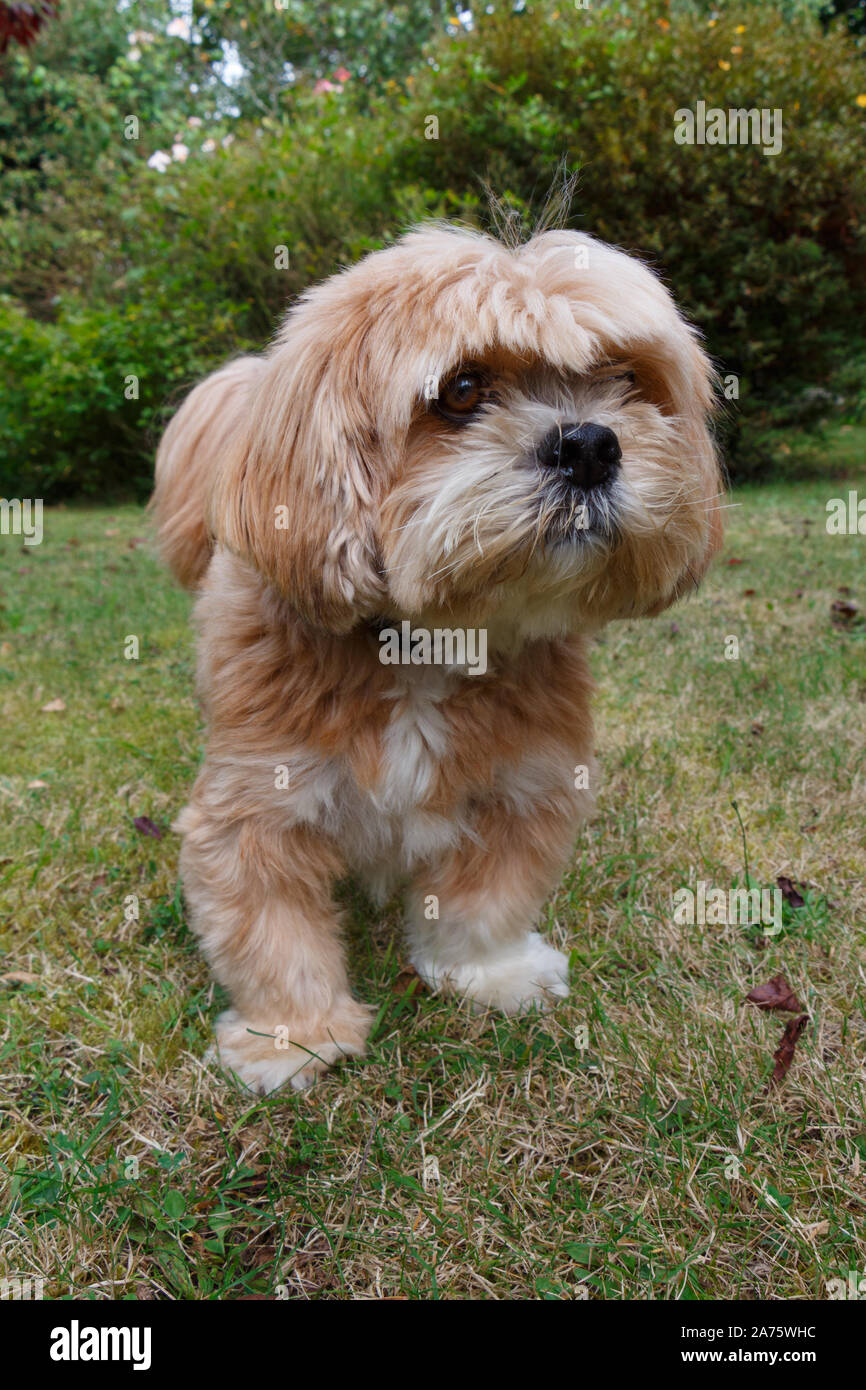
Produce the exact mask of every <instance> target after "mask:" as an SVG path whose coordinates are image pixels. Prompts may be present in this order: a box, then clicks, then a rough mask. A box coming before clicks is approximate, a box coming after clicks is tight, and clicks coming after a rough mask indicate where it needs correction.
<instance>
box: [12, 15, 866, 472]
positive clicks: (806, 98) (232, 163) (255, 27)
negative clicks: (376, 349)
mask: <svg viewBox="0 0 866 1390" xmlns="http://www.w3.org/2000/svg"><path fill="white" fill-rule="evenodd" d="M819 9H820V6H819V5H818V4H816V3H813V0H787V4H785V5H784V6H783V9H782V10H780V11H776V10H774V9H770V8H768V7H766V6H765V5H763V4H759V3H755V0H746V3H744V4H742V5H741V6H738V7H737V8H736V10H733V9H731V10H728V9H727V8H726V9H725V10H724V11H722V12H721V13H717V11H716V10H712V9H711V8H710V7H709V6H708V5H707V4H704V3H691V2H690V0H680V3H674V4H671V5H663V4H661V3H660V0H633V2H631V3H628V4H613V3H612V4H609V5H606V6H604V7H603V8H599V9H597V10H596V9H591V10H581V9H576V8H573V7H566V6H563V7H562V8H561V9H560V8H559V7H557V6H556V5H555V4H554V3H553V0H539V3H534V4H526V5H515V4H514V3H512V0H499V3H496V4H491V5H488V6H485V7H484V9H483V11H482V10H479V11H478V12H477V13H476V15H475V19H474V22H473V24H472V25H471V27H467V25H461V24H458V22H457V21H456V19H455V18H454V17H453V16H448V15H445V21H448V20H449V19H450V20H453V22H450V23H449V22H446V23H445V27H444V31H443V28H442V23H443V22H442V11H441V10H440V9H439V8H438V7H436V6H429V7H424V6H418V5H416V4H415V3H414V0H413V3H407V4H405V5H402V6H400V5H398V6H396V7H393V16H392V18H391V19H390V20H389V21H388V24H389V25H390V27H388V26H386V29H385V30H384V31H383V30H382V28H381V11H380V9H379V7H377V6H374V5H372V4H370V5H366V4H362V3H359V4H357V5H351V6H348V5H347V6H326V7H316V6H311V5H310V6H308V5H305V4H301V3H297V4H296V3H294V0H292V2H291V3H288V4H287V9H286V11H285V13H282V12H280V11H277V10H276V9H275V10H274V12H273V14H272V13H270V11H268V13H267V16H266V18H263V17H262V16H263V15H264V7H260V8H259V9H256V11H255V14H253V8H252V7H249V6H248V7H243V6H241V7H238V6H232V7H229V6H228V5H226V4H223V3H222V0H213V3H212V4H210V5H207V6H205V7H204V8H203V9H201V10H199V9H197V11H196V16H197V17H196V28H195V30H194V31H189V33H187V35H186V37H184V35H182V34H180V33H178V32H177V21H176V20H175V21H172V22H171V23H170V24H169V23H167V16H168V11H167V8H166V4H165V0H146V3H142V4H139V5H137V6H136V17H135V23H136V25H137V26H138V27H137V29H136V30H135V31H134V42H133V43H132V44H130V32H131V31H130V20H129V15H128V14H118V13H117V12H116V11H110V12H109V13H108V14H106V13H105V11H104V9H103V6H102V4H101V3H99V4H98V3H97V0H67V5H66V6H64V10H63V13H62V16H61V18H60V19H59V20H58V21H57V22H56V23H55V24H53V25H50V26H48V28H46V30H45V31H44V32H43V35H42V37H41V38H40V39H39V40H38V42H37V43H36V44H35V45H34V46H33V47H32V48H31V49H28V50H27V51H26V52H25V51H23V50H14V51H13V50H10V53H9V54H7V56H6V58H5V59H4V60H3V64H2V65H3V75H4V91H3V95H2V96H0V161H2V166H3V169H4V178H3V181H2V187H0V256H2V261H3V265H4V277H3V280H4V284H3V288H4V289H5V291H6V294H7V296H8V299H7V302H6V304H5V307H4V309H3V311H2V315H0V339H2V341H0V356H2V360H3V363H4V367H5V369H6V373H7V389H6V399H5V404H4V405H3V406H2V408H0V411H2V413H0V445H2V453H3V457H4V458H5V464H3V465H2V467H3V469H4V471H3V473H2V474H0V488H6V489H7V490H12V489H14V488H16V487H17V488H18V490H19V491H20V490H21V488H20V483H19V482H18V481H17V480H18V479H20V478H21V477H28V478H31V479H32V478H33V477H34V472H33V470H34V469H36V470H37V474H36V476H38V477H40V478H42V479H43V482H44V486H45V487H46V488H48V489H49V490H50V489H55V490H59V491H60V492H63V491H67V490H74V489H76V488H78V489H88V488H90V489H92V488H94V487H99V488H103V487H107V488H109V489H112V488H114V487H115V486H116V485H117V484H118V483H119V482H120V481H121V480H122V479H130V478H131V479H138V480H139V486H140V487H141V488H144V486H145V485H146V479H147V477H148V476H149V471H150V467H151V463H150V460H151V457H152V452H151V451H152V439H153V433H154V431H155V430H156V428H157V427H158V423H159V413H160V410H161V407H163V406H164V404H165V403H166V402H167V401H168V400H170V399H172V398H173V397H175V396H176V394H177V392H178V390H179V389H180V388H182V387H183V386H184V385H186V384H188V383H190V382H191V381H192V380H193V379H194V377H195V375H196V374H197V373H198V372H199V371H201V370H203V369H204V368H205V367H206V366H208V365H210V364H212V363H216V362H218V361H219V360H220V359H222V358H223V357H225V356H227V355H229V354H230V353H231V352H233V351H236V350H237V349H238V348H239V347H242V346H244V345H246V344H254V345H255V344H263V343H264V342H265V341H266V340H267V338H268V336H269V335H270V333H271V332H272V331H273V328H274V326H275V323H276V321H277V319H278V316H279V314H280V313H281V312H282V310H283V308H284V306H285V304H286V303H287V302H288V300H289V299H290V298H291V297H292V296H293V295H294V294H296V293H297V292H298V291H300V290H301V289H303V288H304V287H305V286H306V285H307V284H309V283H310V282H311V281H313V280H316V279H318V278H320V277H322V276H324V275H327V274H329V273H331V272H332V271H333V270H335V269H337V268H338V267H339V266H341V265H343V264H346V263H349V262H351V261H353V260H355V259H356V258H357V257H358V256H359V255H361V254H363V252H364V251H366V250H368V249H370V248H371V247H375V246H377V245H381V244H382V243H383V242H385V241H387V240H388V239H389V238H390V237H392V236H394V235H396V234H398V233H399V231H400V230H401V229H402V228H403V227H405V226H406V225H407V224H409V223H411V222H413V221H416V220H418V219H419V218H421V217H424V216H437V217H455V218H458V219H463V220H466V221H469V222H471V223H475V224H479V223H480V224H482V225H483V224H484V223H485V222H486V221H487V220H488V212H487V209H486V205H485V198H484V189H483V183H484V181H485V180H487V181H489V183H490V185H491V186H492V187H493V188H494V189H495V190H496V191H497V193H499V194H500V195H503V196H505V197H506V198H507V199H508V200H509V201H510V203H511V205H512V206H513V207H514V208H515V209H516V212H517V214H518V215H519V216H520V217H522V219H523V220H524V222H525V224H526V227H527V228H529V227H530V226H531V224H532V220H533V216H534V214H535V212H536V210H537V208H538V207H539V205H540V203H541V202H542V201H543V199H544V195H545V193H546V191H547V188H548V187H549V184H550V181H551V177H552V174H553V171H554V170H555V168H556V166H557V164H558V163H559V161H560V160H561V159H562V158H563V157H565V158H566V159H567V160H568V162H569V163H570V164H571V166H572V167H577V168H578V169H579V171H580V180H579V188H578V196H577V200H576V203H575V206H574V208H573V223H574V225H578V226H581V227H585V228H586V229H588V230H591V231H593V232H595V233H596V234H597V235H599V236H601V237H603V238H605V239H608V240H610V241H613V242H615V243H617V244H620V245H622V246H624V247H626V248H628V249H630V250H634V251H636V252H638V253H639V254H641V255H643V256H644V257H646V258H647V259H648V260H649V261H650V263H652V264H654V265H655V266H656V267H657V268H658V269H659V270H660V271H661V273H663V275H664V276H665V278H666V279H667V281H668V282H669V283H670V285H671V287H672V289H673V291H674V293H675V294H676V296H677V298H678V299H679V301H680V302H681V303H682V305H683V306H684V308H685V310H686V311H687V312H688V313H689V314H690V315H691V316H692V317H693V319H694V320H695V321H696V322H697V323H698V324H699V325H700V327H701V328H702V330H703V332H704V333H705V335H706V339H707V342H708V346H709V348H710V350H711V352H712V353H713V355H714V357H715V358H716V360H717V362H718V364H719V366H720V368H721V370H722V371H723V372H724V373H725V374H726V375H729V376H735V377H736V378H737V380H738V386H739V399H738V401H737V402H736V403H735V405H734V407H732V408H731V409H730V410H728V411H727V413H726V415H725V417H724V429H725V431H726V434H727V444H728V450H729V454H730V456H731V457H732V458H733V460H734V463H735V467H736V468H737V470H738V471H739V472H740V474H741V475H742V474H744V473H746V472H748V471H765V470H766V469H767V468H768V467H769V466H770V465H771V464H772V462H773V458H772V452H773V451H772V435H773V429H774V427H775V426H776V425H778V424H779V423H783V424H785V425H787V426H794V425H800V424H802V425H803V426H808V425H809V424H811V423H812V421H813V418H816V417H817V418H822V417H823V416H824V415H826V414H827V413H828V412H831V411H832V410H833V409H837V408H838V407H839V400H838V399H837V398H839V397H840V396H841V397H842V408H843V409H844V408H845V399H846V395H847V394H850V392H849V387H850V384H851V383H850V369H849V367H848V363H849V362H850V360H851V359H852V357H856V356H857V355H858V354H859V353H861V352H862V351H863V340H864V334H863V329H862V323H863V316H864V307H866V304H864V300H866V240H864V206H866V171H864V169H863V161H862V157H861V143H862V128H863V121H864V118H866V110H864V107H866V95H864V88H866V76H864V72H863V67H862V58H861V55H860V52H859V48H858V42H859V41H858V40H857V39H855V38H852V37H851V36H850V35H849V34H848V32H847V29H846V26H845V23H844V22H843V21H842V20H839V21H837V22H835V23H834V24H830V25H829V27H828V28H827V30H826V32H825V30H824V27H823V22H822V20H821V19H820V18H819V14H818V11H819ZM388 14H391V10H389V11H388ZM275 16H276V18H275ZM377 16H379V17H378V18H377ZM783 18H784V22H782V19H783ZM244 23H245V27H244ZM276 23H279V24H280V25H281V26H282V28H281V29H280V31H279V32H280V35H281V36H282V37H281V41H280V43H279V44H277V43H276V42H275V39H274V35H275V34H276V30H275V29H274V27H273V26H274V24H276ZM437 27H438V29H439V31H440V32H439V33H438V36H436V37H435V38H434V40H433V42H432V44H431V45H430V46H429V48H428V50H427V53H426V56H422V55H421V53H420V48H419V46H420V44H421V43H422V41H423V40H424V39H426V38H427V36H428V35H429V34H430V32H431V30H435V29H436V28H437ZM169 30H171V31H172V32H169ZM387 35H391V37H392V38H393V39H394V43H395V47H394V50H393V53H392V54H391V56H390V57H389V58H388V59H387V61H386V58H385V57H384V55H383V53H382V52H381V51H380V49H381V46H382V44H383V43H384V37H386V36H387ZM413 36H414V37H413ZM377 44H378V45H379V48H377V47H376V45H377ZM266 50H267V51H268V52H270V53H271V60H272V61H271V65H270V67H269V66H268V61H266V56H265V55H266ZM353 53H354V55H355V58H354V61H353V60H352V54H353ZM229 58H232V60H233V61H235V64H236V66H237V64H240V68H239V71H241V73H242V76H240V77H236V78H235V79H234V80H232V81H231V82H229V81H228V75H229V70H228V68H227V66H226V64H227V62H228V60H229ZM289 62H290V63H291V64H292V80H288V78H287V76H286V63H289ZM341 63H345V65H346V66H345V70H344V71H343V70H341V69H340V67H339V65H340V64H341ZM334 65H337V66H334ZM410 68H411V71H410V70H409V69H410ZM323 73H329V74H330V76H331V78H335V77H337V76H339V78H340V80H338V81H332V82H331V83H330V84H329V89H326V90H323V89H322V84H321V81H320V78H321V75H322V74H323ZM389 74H393V75H389ZM698 100H704V101H706V103H707V105H708V106H718V107H722V108H724V109H727V108H743V107H745V108H749V107H753V106H761V107H769V108H771V109H776V108H778V109H779V110H781V112H782V121H783V127H782V128H783V148H782V152H781V153H780V154H779V155H776V156H768V155H765V154H764V153H763V152H762V150H761V149H760V148H759V147H756V146H751V145H731V146H696V145H692V146H689V145H679V144H677V143H676V142H675V141H674V138H673V129H674V115H675V112H676V111H677V110H678V109H679V108H688V109H693V108H694V106H695V104H696V102H697V101H698ZM130 116H135V118H136V120H137V123H138V130H137V138H127V134H128V131H127V125H126V123H127V121H128V119H129V117H130ZM437 127H438V128H437ZM430 135H435V136H436V138H428V137H429V136H430ZM155 160H156V161H157V163H158V167H152V166H153V164H154V161H155ZM148 161H150V165H149V164H148ZM159 161H161V163H159ZM279 248H285V253H280V251H279ZM286 254H287V257H288V266H287V268H278V266H280V267H283V266H285V255H286ZM34 362H35V363H36V365H35V366H34ZM40 362H41V365H40ZM130 363H134V364H137V369H138V370H137V374H138V375H140V378H141V396H140V399H139V401H138V402H134V403H133V402H130V401H127V400H126V399H125V398H124V395H123V382H124V380H125V377H126V376H127V375H128V374H129V373H130V372H135V371H136V367H135V366H130ZM840 373H841V375H840ZM851 409H852V410H853V406H852V407H851ZM777 461H778V460H777ZM46 495H53V494H50V493H46Z"/></svg>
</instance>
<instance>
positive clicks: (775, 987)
mask: <svg viewBox="0 0 866 1390" xmlns="http://www.w3.org/2000/svg"><path fill="white" fill-rule="evenodd" d="M746 998H747V1000H748V1001H749V1003H750V1004H757V1006H758V1008H759V1009H781V1010H782V1012H783V1013H787V1014H799V1013H802V1012H803V1007H804V1006H803V1005H802V1004H801V1003H800V1001H799V999H798V998H797V996H796V994H795V993H794V991H793V990H792V989H791V986H790V985H789V984H788V981H787V980H786V979H785V977H784V975H774V976H773V978H772V980H768V981H767V983H766V984H765V985H756V986H755V988H754V989H752V990H750V991H749V993H748V994H747V995H746Z"/></svg>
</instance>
